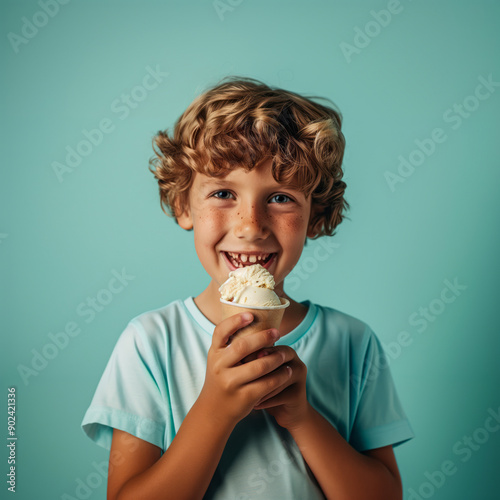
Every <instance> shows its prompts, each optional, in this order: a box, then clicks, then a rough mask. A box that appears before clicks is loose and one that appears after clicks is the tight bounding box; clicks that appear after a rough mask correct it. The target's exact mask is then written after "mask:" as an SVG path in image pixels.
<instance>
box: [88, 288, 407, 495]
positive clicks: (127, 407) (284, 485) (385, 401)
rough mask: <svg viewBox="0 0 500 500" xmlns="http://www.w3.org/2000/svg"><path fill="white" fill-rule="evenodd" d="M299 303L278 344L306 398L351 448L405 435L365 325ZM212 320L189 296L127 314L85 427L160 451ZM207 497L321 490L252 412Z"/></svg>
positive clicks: (197, 367) (190, 388) (101, 438)
mask: <svg viewBox="0 0 500 500" xmlns="http://www.w3.org/2000/svg"><path fill="white" fill-rule="evenodd" d="M303 304H304V305H306V306H307V307H308V312H307V314H306V316H305V318H304V319H303V321H302V322H301V323H300V325H299V326H298V327H297V328H295V329H294V330H293V331H291V332H290V333H288V334H287V335H285V336H284V337H283V338H281V339H279V341H278V342H277V343H276V344H277V345H289V346H291V347H292V348H293V349H294V350H295V351H296V352H297V354H298V356H299V358H300V359H301V360H302V361H303V362H304V363H305V364H306V366H307V395H308V399H309V401H310V403H311V404H312V406H313V407H314V408H315V409H316V410H317V411H318V412H320V413H321V414H322V415H323V416H324V417H325V418H326V419H327V420H328V421H329V422H330V423H331V424H332V425H333V426H334V427H335V428H336V429H337V431H338V432H339V433H340V434H341V435H342V436H343V437H344V439H345V440H346V441H348V442H349V443H350V444H351V445H352V446H353V447H354V448H355V449H357V450H358V451H364V450H370V449H373V448H380V447H382V446H386V445H394V446H395V445H398V444H401V443H403V442H404V441H407V440H408V439H411V438H412V437H413V432H412V429H411V427H410V424H409V422H408V420H407V418H406V415H405V413H404V411H403V409H402V407H401V404H400V401H399V398H398V396H397V393H396V390H395V388H394V384H393V381H392V377H391V375H390V371H389V369H388V367H387V366H388V364H387V361H386V358H385V355H384V351H383V348H382V346H381V344H380V342H379V340H378V339H377V337H376V336H375V334H374V333H373V331H372V330H371V329H370V327H369V326H368V325H367V324H366V323H364V322H362V321H360V320H358V319H356V318H353V317H352V316H349V315H347V314H345V313H342V312H340V311H337V310H335V309H331V308H327V307H322V306H319V305H315V304H312V303H310V302H308V301H307V302H303ZM214 328H215V325H214V324H213V323H211V322H210V321H209V320H208V319H207V318H206V317H205V316H204V315H203V314H202V313H201V312H200V310H199V309H198V308H197V306H196V304H195V302H194V300H193V299H192V298H191V297H190V298H188V299H186V300H185V301H180V300H178V301H175V302H172V303H171V304H169V305H167V306H165V307H163V308H161V309H157V310H155V311H150V312H147V313H144V314H142V315H140V316H138V317H136V318H134V319H133V320H132V321H131V322H130V323H129V324H128V326H127V327H126V329H125V330H124V332H123V333H122V334H121V336H120V338H119V339H118V342H117V344H116V346H115V348H114V350H113V353H112V354H111V358H110V360H109V362H108V364H107V366H106V368H105V370H104V374H103V375H102V378H101V380H100V382H99V385H98V387H97V390H96V392H95V395H94V398H93V400H92V403H91V405H90V407H89V408H88V410H87V412H86V414H85V417H84V419H83V422H82V426H83V429H84V431H85V432H86V433H87V435H88V436H89V437H90V438H91V439H93V440H94V441H95V442H96V443H97V444H99V445H101V446H103V447H105V448H108V449H109V448H110V447H111V440H112V433H113V428H116V429H121V430H123V431H126V432H128V433H130V434H132V435H134V436H137V437H139V438H140V439H143V440H145V441H147V442H149V443H152V444H154V445H156V446H158V447H159V448H161V449H162V450H163V451H164V450H166V449H167V448H168V446H169V445H170V443H171V442H172V440H173V439H174V437H175V435H176V432H177V431H178V429H179V427H180V425H181V423H182V421H183V420H184V418H185V416H186V414H187V413H188V411H189V409H190V408H191V406H192V405H193V403H194V402H195V400H196V399H197V397H198V395H199V393H200V391H201V388H202V386H203V382H204V379H205V369H206V359H207V353H208V350H209V348H210V345H211V341H212V333H213V330H214ZM205 498H209V499H217V500H222V499H231V500H250V499H257V498H258V499H266V498H268V499H276V498H289V499H293V498H296V499H320V498H324V497H323V495H322V493H321V490H320V489H319V488H318V487H317V485H316V483H315V481H314V478H313V477H312V475H311V474H310V472H309V470H308V468H307V465H306V464H305V462H304V460H303V458H302V455H301V454H300V451H299V449H298V447H297V445H296V444H295V442H294V440H293V439H292V437H291V436H290V434H289V433H288V431H286V430H285V429H283V428H281V427H280V426H279V425H278V424H277V423H276V421H275V420H274V419H273V418H272V417H271V416H270V415H269V414H267V413H266V412H265V411H253V412H252V413H251V414H250V415H249V416H248V417H246V418H244V419H243V420H242V421H241V422H239V424H238V425H237V426H236V427H235V429H234V431H233V433H232V434H231V436H230V438H229V441H228V443H227V445H226V447H225V449H224V453H223V455H222V457H221V460H220V462H219V465H218V467H217V470H216V472H215V475H214V477H213V479H212V482H211V484H210V486H209V489H208V491H207V493H206V496H205Z"/></svg>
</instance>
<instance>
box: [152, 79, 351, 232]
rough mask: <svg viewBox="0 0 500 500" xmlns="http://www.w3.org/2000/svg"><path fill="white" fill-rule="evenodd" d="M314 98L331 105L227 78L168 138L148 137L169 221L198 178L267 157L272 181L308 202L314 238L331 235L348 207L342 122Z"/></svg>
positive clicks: (200, 99) (191, 109)
mask: <svg viewBox="0 0 500 500" xmlns="http://www.w3.org/2000/svg"><path fill="white" fill-rule="evenodd" d="M312 99H323V100H326V101H328V102H329V103H331V104H332V105H333V103H332V102H331V101H329V100H328V99H324V98H317V97H312V98H311V97H309V98H307V97H303V96H301V95H299V94H296V93H294V92H290V91H287V90H283V89H279V88H271V87H269V86H267V85H265V84H264V83H262V82H260V81H258V80H255V79H253V78H242V77H227V78H225V79H223V80H222V81H221V82H220V83H219V84H218V85H216V86H215V87H213V88H211V89H209V90H208V91H206V92H205V93H203V94H202V95H200V96H198V97H197V98H196V99H195V100H194V101H193V102H192V103H191V105H190V106H189V107H188V108H187V109H186V111H185V112H184V113H183V114H182V115H181V116H180V117H179V119H178V120H177V122H176V123H175V127H174V131H173V134H172V136H169V134H168V131H167V130H165V131H159V132H158V134H157V135H156V136H155V137H154V138H153V149H154V152H155V154H156V156H155V157H153V158H151V160H150V170H151V172H152V173H153V174H154V176H155V177H156V179H157V180H158V185H159V188H160V203H161V207H162V210H163V211H164V212H165V213H168V214H169V215H172V216H173V217H176V215H179V214H181V213H182V212H183V208H184V207H185V206H186V204H187V202H188V196H189V189H190V187H191V183H192V180H193V175H194V173H195V172H198V173H202V174H205V175H210V176H214V177H223V176H225V175H226V174H227V173H228V172H229V171H230V170H232V169H235V168H239V167H242V168H244V169H246V170H251V169H252V168H254V167H255V166H256V165H257V164H259V163H260V162H261V161H263V160H264V159H266V158H272V174H273V177H274V178H275V179H276V181H277V182H281V183H285V184H289V185H292V186H294V187H295V188H297V189H299V190H300V191H301V192H303V193H304V194H305V195H306V197H307V196H311V201H312V204H311V207H312V208H311V220H310V222H309V227H310V229H311V232H312V233H313V234H314V238H318V237H319V236H323V235H329V236H332V235H334V234H335V231H334V230H335V228H336V226H338V225H339V224H340V223H341V222H342V219H343V218H344V215H343V212H344V211H345V210H347V209H348V208H349V204H348V203H347V201H346V200H345V199H344V191H345V188H346V184H345V182H343V181H342V176H343V171H342V159H343V156H344V149H345V139H344V135H343V134H342V132H341V124H342V116H341V114H340V112H338V111H337V110H335V109H334V108H333V106H332V107H330V106H325V105H322V104H319V103H317V102H314V101H313V100H312ZM165 209H167V210H168V212H167V211H166V210H165Z"/></svg>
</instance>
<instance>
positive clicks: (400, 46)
mask: <svg viewBox="0 0 500 500" xmlns="http://www.w3.org/2000/svg"><path fill="white" fill-rule="evenodd" d="M224 3H225V4H226V5H227V6H228V7H229V8H228V10H226V11H225V12H223V13H222V14H220V15H219V14H218V12H217V9H216V7H215V6H214V3H213V2H212V1H196V2H195V1H183V2H181V1H164V2H161V1H154V0H143V1H140V2H139V1H136V2H132V1H123V0H122V1H107V2H102V1H97V0H92V1H90V0H87V1H85V2H82V1H77V0H72V1H70V2H69V3H67V4H66V5H60V7H59V11H58V12H57V13H56V14H55V15H53V17H50V18H48V17H47V18H46V20H48V21H47V22H46V24H45V25H44V26H43V27H40V28H38V32H37V33H36V34H35V35H34V36H32V37H31V38H29V39H28V38H27V39H26V40H27V43H23V44H21V45H19V46H17V49H16V50H15V47H14V45H15V44H14V45H13V43H12V42H11V39H12V36H11V38H9V33H15V34H17V35H21V33H22V32H21V30H22V27H23V22H24V21H23V18H24V17H25V18H26V19H27V20H28V21H32V20H33V18H34V16H37V13H39V12H40V11H42V9H41V4H39V3H38V2H35V1H14V0H7V1H4V2H2V6H1V16H0V31H1V34H2V43H0V51H1V60H2V67H3V78H2V80H1V95H2V99H1V116H2V130H1V134H2V139H3V141H2V142H3V147H2V152H3V154H2V170H1V179H2V181H1V187H0V195H1V203H2V209H1V215H0V256H1V289H2V300H1V304H2V305H1V307H2V337H3V345H4V349H3V350H2V355H1V368H0V369H1V373H2V391H3V393H4V396H3V397H4V398H5V399H6V398H7V387H9V386H15V387H16V388H17V433H18V434H17V435H18V437H19V439H18V441H17V458H18V461H17V474H18V475H17V498H19V499H31V498H43V499H63V498H66V499H68V498H83V497H84V496H85V495H87V496H86V498H92V499H94V498H96V499H97V498H105V490H106V487H105V483H106V481H105V478H104V477H103V475H102V474H99V473H97V472H96V469H95V466H94V465H93V463H97V464H99V463H101V462H103V461H105V460H107V456H108V453H107V451H106V450H103V449H101V448H99V447H97V446H96V445H95V444H93V442H91V441H90V440H89V439H88V438H86V437H85V436H84V434H83V432H82V431H81V429H80V422H81V420H82V417H83V414H84V412H85V410H86V408H87V407H88V405H89V403H90V400H91V397H92V395H93V392H94V390H95V387H96V384H97V382H98V380H99V378H100V376H101V374H102V371H103V369H104V367H105V364H106V362H107V360H108V358H109V355H110V353H111V350H112V348H113V346H114V344H115V342H116V340H117V338H118V336H119V334H120V333H121V331H122V329H123V328H124V326H125V325H126V323H127V322H128V321H129V320H130V319H131V318H132V317H134V316H136V315H137V314H139V313H141V312H144V311H146V310H150V309H153V308H156V307H160V306H162V305H164V304H166V303H168V302H170V301H172V300H175V299H177V298H184V297H186V296H188V295H196V294H198V293H199V292H200V291H201V290H202V289H203V288H204V286H205V285H206V284H207V276H206V275H205V273H204V271H203V269H202V267H201V265H200V264H199V263H198V261H197V258H196V254H195V252H194V248H193V245H192V234H191V233H186V232H183V230H181V229H180V228H179V227H178V226H176V224H175V223H174V222H173V221H172V220H171V219H169V218H167V217H166V216H165V215H164V214H163V212H162V211H161V210H160V206H159V200H158V195H157V187H156V185H155V182H154V179H153V176H152V175H151V174H150V173H149V172H148V159H149V158H150V156H151V154H152V149H151V139H152V136H153V135H154V133H155V132H156V131H158V130H159V129H164V128H170V127H172V125H173V124H174V122H175V120H176V119H177V117H178V116H179V115H180V113H181V112H182V111H183V110H184V109H185V108H186V106H187V105H188V104H189V103H190V102H191V101H192V99H193V98H194V97H195V96H196V95H198V94H199V93H200V92H201V91H202V90H203V89H204V88H206V87H208V86H209V85H212V84H215V83H216V82H217V81H218V80H219V79H220V78H222V77H223V76H226V75H228V74H237V75H246V76H252V77H255V78H258V79H262V80H264V81H265V82H267V83H269V84H271V85H277V86H282V87H285V88H288V89H290V90H293V91H296V92H300V93H305V94H309V95H311V94H312V95H321V96H326V97H329V98H331V99H333V100H334V102H335V103H336V104H337V105H338V106H339V108H340V110H341V112H342V113H343V115H344V133H345V136H346V139H347V149H346V154H345V163H344V165H345V180H346V182H347V184H348V190H347V200H348V201H349V203H350V204H351V207H352V209H351V212H350V220H346V221H345V222H343V223H342V224H341V226H339V228H338V234H337V235H336V236H335V237H334V238H333V240H332V245H331V246H330V247H329V248H330V250H331V252H330V253H329V254H328V258H326V259H324V260H322V261H319V260H318V259H317V258H316V257H315V253H314V251H315V250H316V249H317V248H318V246H319V245H320V242H319V241H314V242H311V243H310V244H308V245H307V247H306V249H305V251H304V254H303V257H302V259H301V261H300V262H299V264H298V269H297V270H296V271H295V272H294V274H293V275H292V277H291V278H290V280H289V283H290V285H289V288H288V291H289V293H290V294H291V295H292V296H294V298H296V299H298V300H304V299H306V298H308V299H311V300H313V301H316V302H320V303H322V304H324V305H327V306H331V307H335V308H337V309H340V310H341V311H344V312H347V313H349V314H352V315H354V316H356V317H359V318H361V319H363V320H364V321H366V322H367V323H368V324H369V325H370V326H371V327H372V328H373V329H374V330H375V332H377V334H378V336H379V338H380V339H381V340H382V342H384V344H385V345H386V346H388V348H390V349H392V350H390V351H389V353H390V357H389V359H390V361H391V370H392V373H393V376H394V379H395V382H396V385H397V388H398V391H399V394H400V396H401V399H402V401H403V404H404V407H405V409H406V411H407V413H408V416H409V418H410V420H411V423H412V425H413V428H414V430H415V433H416V436H417V437H416V439H414V440H412V441H411V442H409V443H407V444H405V445H403V446H401V447H400V448H397V449H396V453H397V458H398V462H399V465H400V469H401V473H402V476H403V479H404V490H405V498H406V499H412V500H414V499H416V498H419V497H420V498H431V497H432V498H434V499H436V500H438V499H439V500H441V499H443V500H448V499H450V500H451V499H469V498H476V497H477V495H478V494H479V493H478V489H479V488H480V489H481V494H480V496H481V498H482V499H483V500H489V499H493V498H498V493H497V489H498V486H497V485H498V467H499V465H500V451H499V450H500V432H499V431H498V430H494V429H495V427H494V426H493V423H492V422H493V421H492V420H491V419H490V420H487V419H488V417H489V415H490V414H491V412H497V413H498V412H500V410H499V406H500V394H499V390H498V382H499V380H500V364H499V362H498V359H499V351H500V349H499V348H500V341H499V335H498V328H497V326H496V324H497V313H498V306H497V303H496V301H497V300H498V279H499V273H498V263H496V257H495V256H496V255H498V247H499V231H498V228H499V220H498V219H499V217H498V201H497V200H498V194H497V193H498V184H499V181H500V174H499V172H500V169H499V167H500V164H499V160H500V153H499V148H498V145H499V141H498V139H499V125H500V123H499V121H500V119H499V116H500V87H498V86H497V87H493V88H492V90H491V91H490V92H489V94H490V95H489V96H488V97H487V98H485V99H484V100H482V101H478V107H477V109H475V110H474V111H471V112H470V113H469V114H470V116H468V117H467V118H465V117H464V118H460V122H459V119H458V118H454V119H453V120H451V117H452V116H454V117H457V116H459V115H458V111H453V106H454V105H455V104H463V103H464V100H465V101H466V104H467V105H468V106H469V107H470V106H472V107H474V105H475V103H474V100H473V99H470V98H469V96H471V95H473V94H474V91H475V89H476V87H477V86H478V85H479V82H480V81H479V78H480V77H484V78H485V79H488V78H489V77H490V75H491V79H492V80H493V81H495V82H498V81H500V59H499V58H498V54H499V49H500V34H499V31H498V24H499V18H500V4H498V2H495V1H493V0H491V1H487V0H481V1H475V2H472V1H470V2H467V1H451V0H448V1H442V2H438V1H435V2H430V1H425V0H419V1H417V0H415V1H410V0H404V1H403V0H402V1H401V2H400V3H399V10H400V12H399V13H398V14H393V15H392V19H391V20H390V22H389V23H386V24H387V25H386V26H384V27H382V28H380V26H379V28H380V29H379V30H378V31H379V33H378V35H376V36H373V37H372V38H368V41H369V43H367V42H366V41H365V44H367V46H366V47H364V48H360V49H359V50H358V53H353V54H352V58H350V61H348V58H346V57H345V55H344V53H343V51H342V43H349V44H351V45H354V38H355V35H356V28H359V29H360V30H364V29H365V26H366V27H367V29H368V31H370V30H372V31H370V32H371V33H372V34H373V33H375V32H376V30H377V26H376V25H375V26H374V25H373V22H372V21H373V15H372V14H371V13H370V11H372V10H374V11H377V12H379V11H381V10H383V9H387V6H388V3H387V2H386V1H376V2H369V1H366V0H364V1H357V2H348V1H341V0H336V1H326V0H325V1H310V2H305V1H276V0H275V1H269V0H267V1H264V0H255V1H251V0H243V1H238V0H232V1H231V2H229V1H228V0H225V1H224V2H222V4H224ZM222 4H220V5H222ZM231 5H232V6H231ZM394 5H396V4H394ZM42 12H43V11H42ZM36 19H37V20H38V22H39V23H41V24H43V21H44V19H43V15H42V16H40V15H39V14H38V17H36ZM369 22H372V24H367V23H369ZM31 35H33V33H31ZM358 41H359V40H358ZM157 65H158V67H159V69H160V70H161V71H162V72H165V73H168V76H166V77H162V78H163V81H162V82H161V83H158V86H157V88H155V89H154V90H150V91H147V93H146V96H145V97H144V95H143V94H138V92H140V90H136V95H139V96H140V98H141V99H142V97H144V99H143V100H142V101H141V102H138V103H136V104H137V106H136V107H135V108H134V109H132V108H130V107H129V110H128V111H129V113H128V116H127V117H125V116H124V115H125V110H123V108H122V110H121V111H120V112H116V107H115V108H114V109H115V111H113V109H112V105H113V102H115V101H116V99H118V100H120V98H121V97H120V96H121V95H122V93H130V91H131V89H133V88H134V87H136V86H137V85H140V84H141V82H142V79H143V77H144V75H145V74H146V72H147V70H146V67H147V66H150V67H151V68H155V67H156V66H157ZM483 94H484V93H483ZM115 106H116V103H115ZM122 106H123V105H122ZM450 109H451V110H452V111H451V112H450V111H448V115H445V114H446V113H447V110H450ZM444 116H447V117H448V121H446V120H445V118H444ZM105 118H107V119H109V120H110V121H111V123H112V126H113V127H114V130H113V131H112V132H111V133H109V134H106V135H104V138H103V140H102V142H101V143H100V144H99V145H96V146H94V147H93V148H92V151H91V153H90V154H88V156H87V157H85V158H83V160H82V161H81V164H80V165H79V166H78V167H76V168H75V169H73V170H72V171H71V172H69V173H65V174H64V175H62V182H60V181H59V179H58V177H57V176H56V174H55V172H54V170H53V166H52V165H53V163H54V162H60V163H64V162H65V156H66V154H67V153H66V147H67V146H69V147H72V148H75V147H76V146H77V145H78V143H79V142H80V141H82V140H83V139H84V135H83V133H82V130H83V129H86V130H91V129H94V128H96V127H97V126H98V124H99V122H100V121H101V120H103V119H105ZM122 118H123V119H122ZM458 124H459V126H457V125H458ZM454 126H455V128H453V127H454ZM436 128H441V129H442V130H443V131H444V133H445V134H446V140H445V141H444V142H442V143H440V144H437V145H435V151H434V152H433V153H432V154H430V155H429V156H428V157H426V158H425V161H424V162H423V163H422V165H420V166H418V167H416V168H415V170H414V172H413V173H412V174H411V175H409V176H408V177H406V178H404V182H401V183H398V184H397V185H396V186H395V189H394V190H391V189H390V187H389V184H388V182H387V181H386V178H385V173H386V172H387V171H391V172H393V173H397V168H398V163H399V161H398V157H399V155H403V156H404V157H405V158H408V157H409V155H410V153H412V151H413V150H415V149H417V146H416V143H415V140H423V139H424V138H428V137H430V136H431V133H432V131H433V130H434V129H436ZM495 252H497V253H495ZM316 255H318V254H316ZM321 255H323V254H321ZM123 268H124V269H125V270H126V273H128V274H129V275H130V276H133V279H130V281H129V283H128V284H127V286H126V287H125V288H124V290H123V291H122V292H120V293H117V294H115V295H113V296H112V301H111V302H110V303H109V304H108V305H106V306H105V307H103V310H102V311H100V312H98V313H96V315H95V317H94V318H92V320H91V321H88V322H86V320H89V319H90V316H89V315H83V314H82V309H78V308H79V307H81V306H80V304H81V303H82V302H85V301H86V300H87V297H96V295H98V294H99V292H101V291H102V290H103V289H105V288H106V287H107V284H108V281H109V280H110V279H111V277H112V272H113V270H116V271H118V272H120V271H121V270H122V269H123ZM292 278H293V280H292ZM445 280H449V281H450V282H453V281H454V280H456V281H457V282H458V283H459V284H460V285H461V286H462V287H466V288H465V289H462V290H460V291H457V293H456V294H455V295H454V297H455V299H454V301H453V302H450V303H448V304H445V303H443V302H439V300H440V297H441V292H442V290H443V288H445V287H446V284H445ZM446 293H448V294H449V292H446ZM105 294H106V292H101V295H100V296H101V297H105V296H106V295H105ZM447 297H450V295H447ZM429 304H431V305H432V309H433V310H434V312H435V313H436V314H434V316H433V318H432V320H430V319H429V320H425V319H422V318H423V316H422V315H421V313H420V312H419V310H420V308H421V307H428V306H429ZM78 311H80V313H79V312H78ZM412 318H413V319H412ZM417 319H418V320H420V322H417V321H416V320H417ZM68 322H75V323H76V324H77V326H78V328H80V334H79V335H77V336H75V337H73V338H70V339H69V342H68V344H67V345H66V346H65V347H64V348H61V349H56V351H55V352H54V351H50V347H47V345H48V344H50V343H51V340H50V338H49V334H53V335H56V334H57V333H58V332H61V331H62V330H64V328H65V326H66V324H67V323H68ZM401 332H407V333H406V334H401ZM405 335H406V337H404V336H405ZM398 336H399V338H401V337H403V338H406V339H409V340H407V341H406V345H404V346H402V347H401V346H400V347H399V348H398V347H397V346H396V344H395V343H396V342H397V341H398ZM44 348H45V352H46V353H48V355H49V356H52V359H50V360H48V361H47V362H46V366H44V367H43V368H41V369H40V370H38V371H37V372H36V373H37V375H36V376H35V375H32V376H29V377H28V378H27V379H26V377H25V380H23V378H22V377H21V376H20V374H19V369H20V366H21V365H24V366H27V367H30V366H31V363H32V360H33V357H34V356H35V355H36V352H39V353H40V352H42V351H43V349H44ZM33 350H34V351H33ZM39 363H40V361H39ZM40 366H41V365H39V367H40ZM4 401H5V400H4ZM5 403H6V401H5ZM2 407H3V408H5V407H6V406H5V404H3V405H2ZM2 418H5V421H6V416H5V410H4V417H2ZM499 418H500V417H499ZM485 424H486V425H487V427H488V428H489V429H490V430H489V431H485V430H484V429H485ZM5 425H6V424H5ZM481 428H482V429H483V430H481ZM467 436H472V441H471V442H469V444H466V441H464V439H467V438H466V437H467ZM3 449H4V452H3V453H5V459H3V458H2V457H0V460H1V462H2V464H3V465H2V469H1V470H2V474H5V473H6V470H7V465H6V461H7V451H6V448H5V445H4V446H3ZM467 450H469V451H467ZM445 461H452V462H453V467H451V466H450V464H449V463H448V466H449V467H451V469H452V470H453V473H452V474H451V475H448V476H444V479H443V478H442V477H438V476H439V474H434V472H435V471H436V470H439V469H441V467H442V464H443V462H445ZM445 467H446V466H445ZM433 474H434V475H433ZM429 476H432V477H433V478H434V482H436V481H437V484H438V486H433V485H432V482H431V481H430V479H429ZM3 477H4V478H5V476H3ZM82 482H83V483H85V484H87V488H88V490H86V489H85V488H83V487H82V486H81V484H83V483H82ZM426 482H427V483H428V484H427V485H426V484H425V483H426ZM79 485H80V486H79ZM2 488H6V485H5V483H3V485H2ZM412 490H413V491H414V492H415V493H416V495H415V494H413V493H411V491H412ZM2 496H3V493H2Z"/></svg>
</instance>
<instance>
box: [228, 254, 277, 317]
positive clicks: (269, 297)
mask: <svg viewBox="0 0 500 500" xmlns="http://www.w3.org/2000/svg"><path fill="white" fill-rule="evenodd" d="M274 286H275V283H274V278H273V275H272V274H271V273H270V272H269V271H268V270H267V269H266V268H264V267H262V266H261V265H260V264H254V265H252V266H245V267H240V268H238V269H236V270H235V271H231V272H230V273H229V278H228V279H227V280H226V281H225V282H224V283H223V284H222V285H221V286H220V288H219V292H220V293H221V299H222V300H225V301H227V302H233V303H236V304H242V305H243V304H244V305H247V306H257V307H274V306H279V305H281V301H280V298H279V297H278V296H277V295H276V293H274V291H273V290H274Z"/></svg>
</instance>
